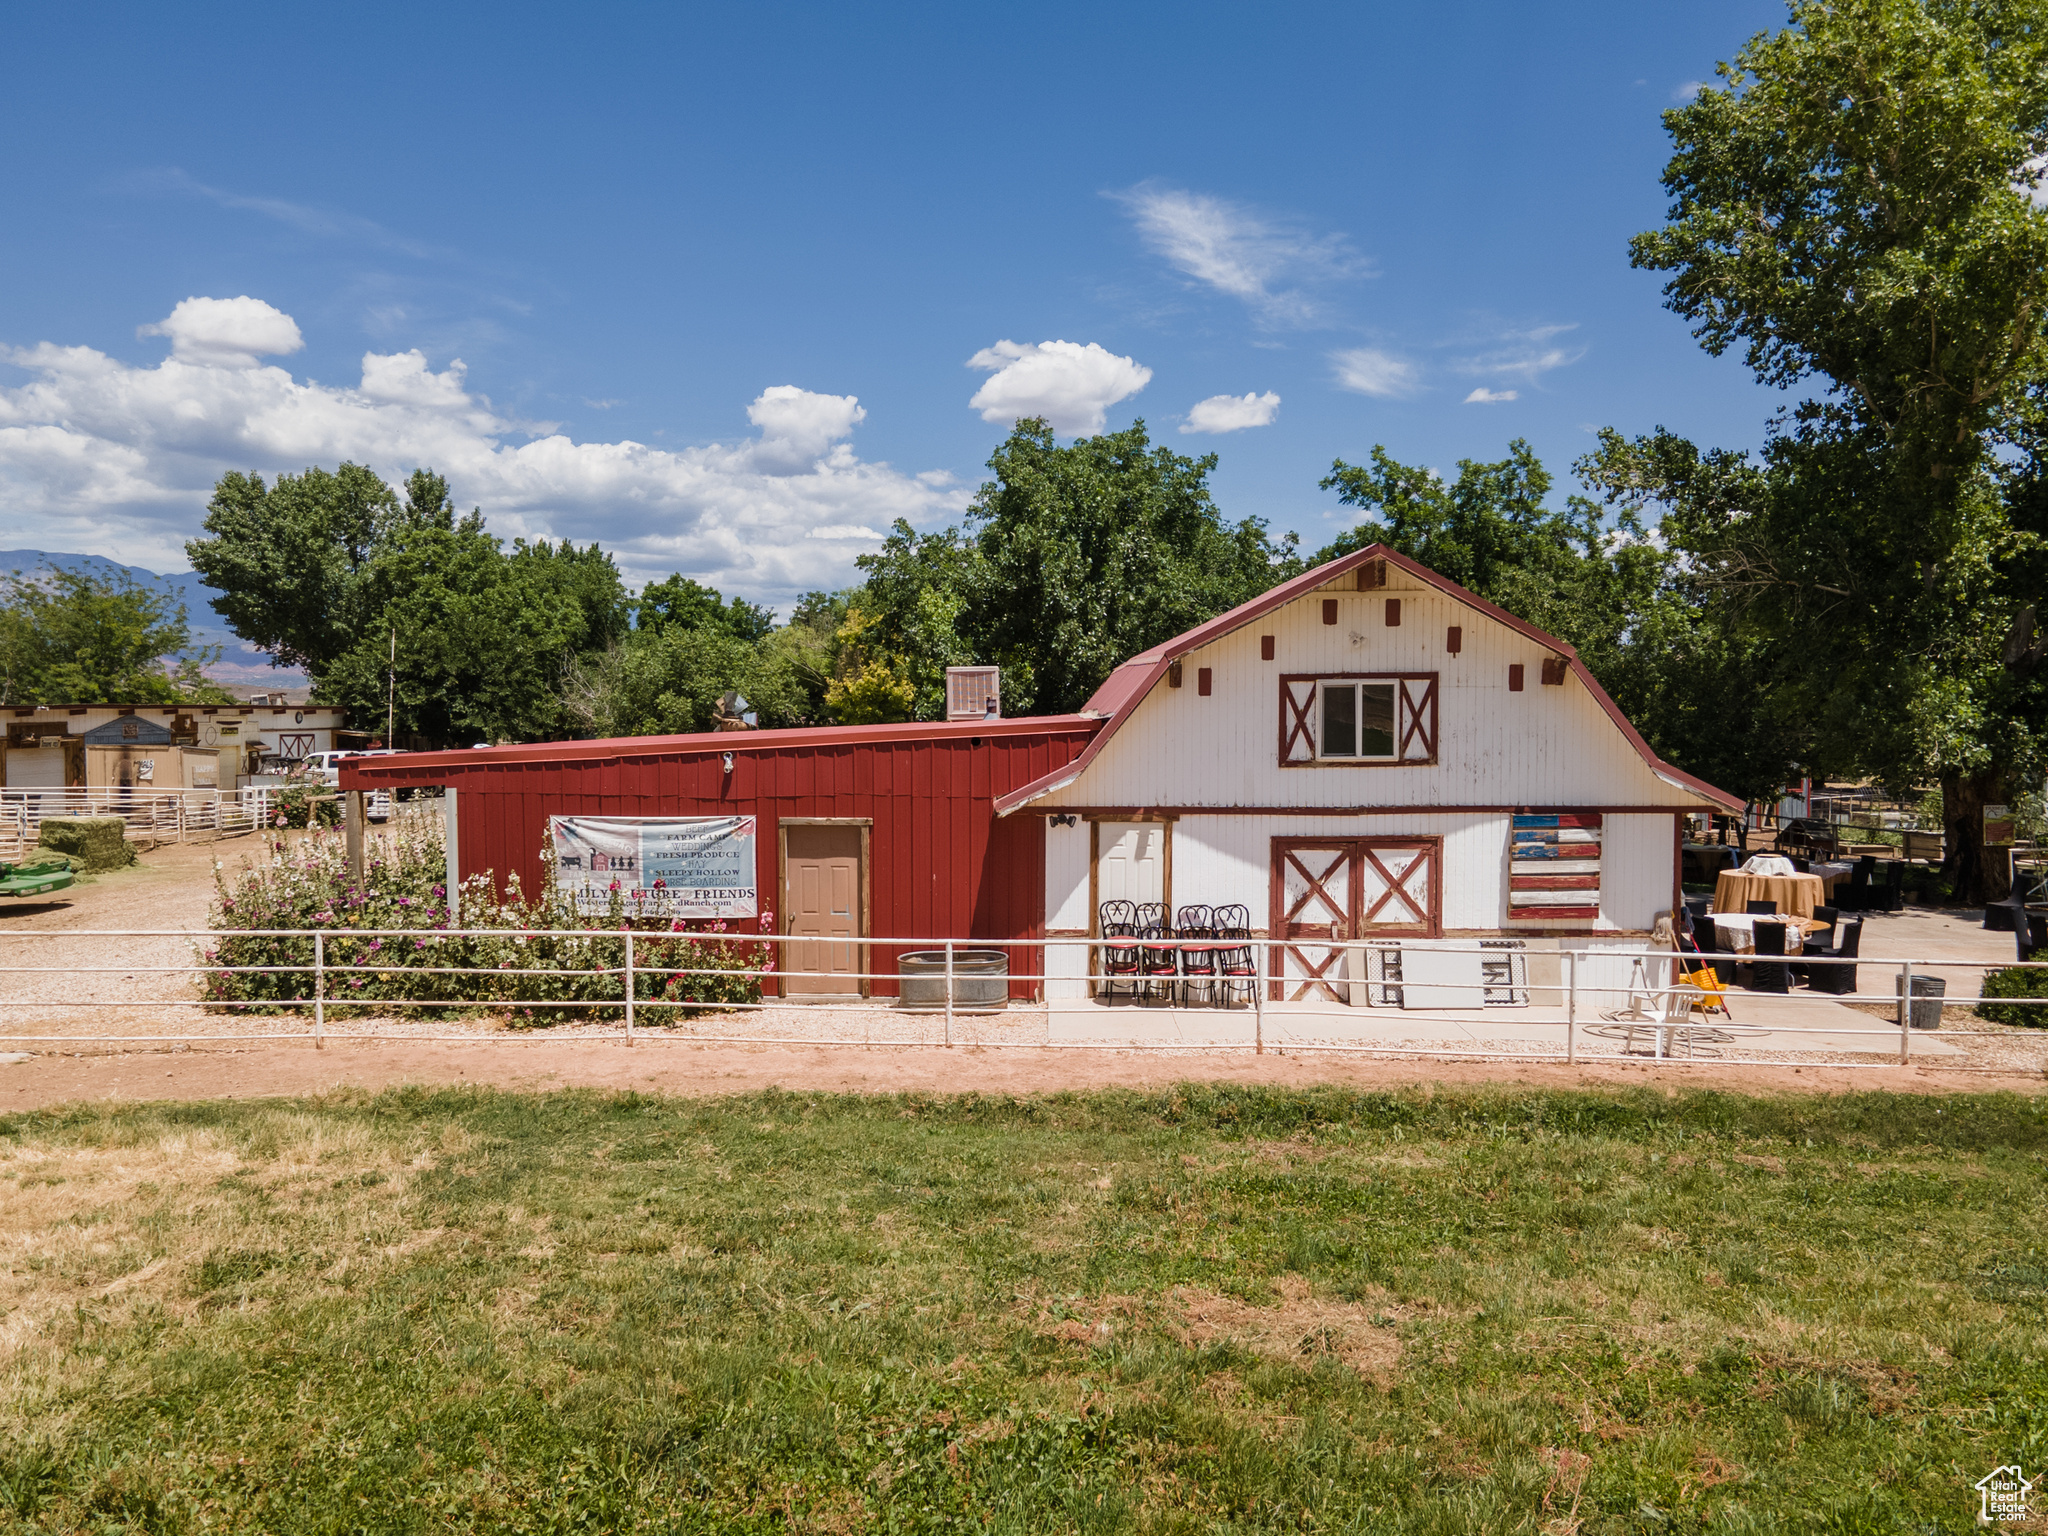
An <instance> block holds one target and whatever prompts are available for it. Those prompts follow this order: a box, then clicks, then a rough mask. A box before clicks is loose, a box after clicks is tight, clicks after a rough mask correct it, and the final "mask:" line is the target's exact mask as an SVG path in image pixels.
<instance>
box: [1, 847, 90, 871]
mask: <svg viewBox="0 0 2048 1536" xmlns="http://www.w3.org/2000/svg"><path fill="white" fill-rule="evenodd" d="M13 867H14V872H15V873H16V874H17V875H39V874H41V873H42V872H43V871H44V870H46V869H61V870H66V871H69V872H70V873H71V874H74V875H82V874H84V873H85V860H83V859H79V858H73V857H72V856H71V855H70V854H68V853H59V852H57V850H56V849H54V848H38V849H36V850H35V851H34V852H33V853H31V854H29V856H28V857H27V858H25V859H17V860H15V862H14V866H13Z"/></svg>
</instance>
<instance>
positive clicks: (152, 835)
mask: <svg viewBox="0 0 2048 1536" xmlns="http://www.w3.org/2000/svg"><path fill="white" fill-rule="evenodd" d="M275 795H276V792H275V791H274V790H272V789H271V788H269V787H267V786H264V787H259V788H250V789H148V788H137V789H128V788H122V787H120V786H118V785H116V786H112V787H101V788H95V789H0V856H11V857H15V858H20V857H23V856H25V855H26V854H27V853H28V851H29V850H30V849H32V848H34V847H35V846H36V838H37V835H38V833H39V832H40V831H41V828H42V824H43V822H44V820H45V819H49V820H55V819H57V818H59V817H75V816H118V817H120V818H121V819H122V820H123V821H124V822H126V823H127V828H126V831H125V833H124V835H125V836H127V837H130V838H135V839H147V840H151V841H156V842H184V841H185V840H186V839H188V838H198V837H209V836H219V835H221V834H223V833H235V832H253V831H255V830H256V829H257V828H258V827H261V826H266V825H268V824H269V821H270V818H271V814H272V810H273V805H274V800H275Z"/></svg>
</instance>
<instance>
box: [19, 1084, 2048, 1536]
mask: <svg viewBox="0 0 2048 1536" xmlns="http://www.w3.org/2000/svg"><path fill="white" fill-rule="evenodd" d="M2044 1158H2048V1104H2044V1103H2043V1102H2041V1101H2028V1100H2023V1099H2018V1098H2013V1097H1982V1098H1945V1099H1944V1098H1915V1097H1892V1096H1886V1095H1870V1096H1865V1097H1858V1098H1851V1099H1838V1100H1820V1099H1790V1098H1786V1099H1745V1098H1738V1097H1731V1096H1723V1095H1705V1094H1702V1095H1692V1096H1683V1097H1666V1096H1664V1095H1661V1094H1654V1093H1643V1094H1628V1095H1618V1094H1594V1093H1513V1092H1505V1091H1503V1092H1491V1093H1444V1092H1439V1093H1436V1094H1434V1095H1431V1094H1427V1093H1421V1092H1416V1093H1398V1094H1359V1093H1352V1092H1346V1091H1337V1090H1329V1091H1320V1092H1307V1093H1290V1092H1281V1091H1269V1090H1258V1089H1244V1088H1223V1087H1186V1088H1183V1089H1180V1090H1177V1091H1175V1092H1173V1093H1170V1094H1163V1095H1158V1096H1142V1095H1136V1094H1128V1093H1104V1094H1092V1095H1074V1096H1071V1097H1062V1098H1057V1099H1044V1100H1031V1101H1011V1100H996V1099H976V1098H962V1099H877V1098H854V1097H827V1096H815V1097H808V1096H793V1095H776V1094H770V1095H765V1096H756V1097H748V1098H736V1099H723V1100H686V1099H676V1100H663V1099H652V1098H636V1097H624V1098H617V1097H604V1096H600V1095H596V1094H588V1093H562V1094H554V1095H547V1096H526V1095H516V1094H507V1093H486V1092H447V1093H426V1092H402V1093H390V1094H385V1095H382V1096H379V1097H367V1096H361V1097H344V1098H337V1099H333V1100H328V1101H323V1102H317V1103H316V1102H297V1103H271V1104H233V1103H219V1104H198V1105H164V1106H154V1107H142V1108H133V1107H127V1108H123V1107H102V1106H93V1107H85V1108H77V1109H72V1110H66V1111H61V1112H52V1113H47V1114H33V1115H20V1116H14V1117H11V1118H4V1119H0V1241H4V1242H5V1245H6V1249H5V1253H6V1261H5V1266H4V1278H0V1307H4V1309H5V1310H4V1313H0V1351H4V1352H5V1353H4V1357H0V1358H4V1359H5V1361H6V1375H5V1384H6V1385H5V1391H6V1400H5V1406H4V1421H0V1529H8V1530H12V1529H23V1530H36V1531H45V1530H47V1531H60V1530H63V1531H69V1530H84V1529H92V1530H193V1531H198V1530H209V1531H230V1530H232V1531H250V1532H254V1531H275V1532H292V1531H335V1532H343V1531H358V1530H361V1531H385V1530H421V1531H429V1530H432V1531H441V1530H450V1529H464V1530H471V1529H473V1530H479V1531H524V1530H549V1531H553V1530H564V1531H566V1530H589V1531H599V1530H615V1529H638V1528H643V1527H644V1528H648V1529H692V1530H717V1531H749V1530H786V1529H798V1530H821V1531H849V1530H858V1529H880V1530H939V1529H949V1530H950V1529H964V1530H1001V1531H1009V1530H1017V1531H1024V1530H1076V1531H1109V1530H1139V1531H1154V1530H1157V1531H1196V1530H1203V1531H1209V1530H1232V1531H1297V1530H1307V1531H1331V1530H1359V1531H1440V1532H1446V1533H1449V1532H1458V1533H1464V1532H1474V1531H1544V1532H1560V1533H1561V1532H1573V1531H1583V1532H1588V1533H1591V1532H1605V1531H1654V1532H1672V1531H1693V1530H1700V1531H1709V1530H1710V1531H1715V1532H1720V1531H1749V1530H1758V1531H1761V1530H1779V1529H1797V1530H1801V1531H1807V1530H1815V1531H1845V1532H1849V1531H1853V1532H1865V1531H1901V1532H1907V1531H1911V1532H1921V1531H1928V1530H1958V1531H1960V1530H1965V1529H1969V1528H1971V1527H1972V1522H1973V1517H1974V1515H1975V1511H1976V1503H1975V1496H1974V1495H1973V1494H1972V1493H1971V1492H1970V1485H1971V1484H1972V1483H1973V1482H1975V1481H1976V1479H1977V1478H1978V1477H1980V1476H1981V1475H1983V1474H1984V1473H1985V1472H1988V1471H1989V1470H1990V1469H1991V1468H1992V1467H1993V1466H1995V1465H1997V1464H1999V1463H2000V1462H2010V1461H2018V1462H2020V1463H2021V1464H2022V1466H2023V1467H2025V1469H2026V1470H2027V1473H2028V1475H2029V1476H2033V1475H2035V1473H2036V1469H2037V1468H2042V1467H2044V1466H2048V1359H2044V1345H2048V1313H2044V1305H2048V1178H2044V1172H2048V1161H2044ZM2044 1487H2048V1484H2044ZM2043 1502H2044V1504H2048V1501H2043Z"/></svg>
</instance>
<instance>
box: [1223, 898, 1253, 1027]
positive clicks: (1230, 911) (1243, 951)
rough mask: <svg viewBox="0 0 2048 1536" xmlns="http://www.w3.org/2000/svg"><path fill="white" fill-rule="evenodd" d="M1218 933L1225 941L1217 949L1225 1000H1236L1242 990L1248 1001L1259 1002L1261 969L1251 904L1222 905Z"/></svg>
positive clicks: (1231, 1001)
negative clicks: (1254, 957) (1254, 942)
mask: <svg viewBox="0 0 2048 1536" xmlns="http://www.w3.org/2000/svg"><path fill="white" fill-rule="evenodd" d="M1216 937H1217V938H1219V939H1221V940H1222V941H1223V942H1222V944H1220V945H1219V946H1218V947H1217V949H1216V979H1217V981H1218V982H1219V983H1220V984H1221V991H1222V993H1223V1000H1224V1001H1225V1002H1226V1003H1234V1002H1236V1001H1237V997H1238V994H1239V993H1240V992H1242V993H1243V994H1244V1000H1245V1001H1246V1002H1247V1003H1252V1002H1256V1001H1257V999H1256V998H1255V997H1254V996H1253V994H1254V992H1256V991H1257V989H1258V985H1259V970H1258V966H1257V965H1255V964H1254V963H1253V960H1252V912H1251V908H1250V907H1246V906H1241V905H1238V904H1236V903H1233V904H1231V905H1229V906H1223V907H1218V908H1217V909H1216Z"/></svg>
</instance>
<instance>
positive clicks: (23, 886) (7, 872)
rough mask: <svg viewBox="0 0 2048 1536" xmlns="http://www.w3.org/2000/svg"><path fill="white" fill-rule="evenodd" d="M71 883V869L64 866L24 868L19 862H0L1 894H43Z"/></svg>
mask: <svg viewBox="0 0 2048 1536" xmlns="http://www.w3.org/2000/svg"><path fill="white" fill-rule="evenodd" d="M70 883H71V871H70V870H68V869H65V868H62V867H55V868H53V867H51V866H49V865H44V866H43V867H41V868H39V869H23V868H22V867H21V866H20V865H18V864H0V896H43V895H47V894H48V893H49V892H51V891H61V890H63V889H64V887H65V886H67V885H69V884H70Z"/></svg>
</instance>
